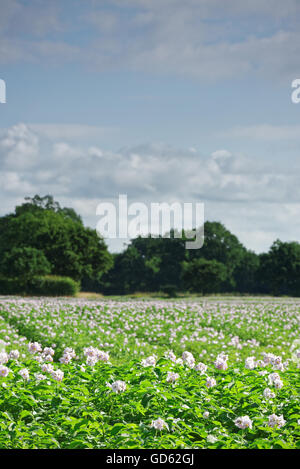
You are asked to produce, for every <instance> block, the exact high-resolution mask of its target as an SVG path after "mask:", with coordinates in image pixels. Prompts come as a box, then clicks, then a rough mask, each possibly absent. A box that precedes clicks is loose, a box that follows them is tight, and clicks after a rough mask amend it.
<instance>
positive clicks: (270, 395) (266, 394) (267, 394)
mask: <svg viewBox="0 0 300 469" xmlns="http://www.w3.org/2000/svg"><path fill="white" fill-rule="evenodd" d="M264 397H265V398H266V399H274V397H275V393H274V392H273V391H271V389H270V388H266V389H265V390H264Z"/></svg>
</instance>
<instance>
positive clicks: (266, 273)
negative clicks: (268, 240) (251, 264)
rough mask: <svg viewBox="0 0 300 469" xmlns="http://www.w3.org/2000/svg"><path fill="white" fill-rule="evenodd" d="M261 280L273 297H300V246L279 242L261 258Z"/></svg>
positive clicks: (264, 287)
mask: <svg viewBox="0 0 300 469" xmlns="http://www.w3.org/2000/svg"><path fill="white" fill-rule="evenodd" d="M259 280H260V284H261V286H262V290H263V291H268V292H270V293H271V294H273V295H292V296H300V244H299V243H297V242H291V243H283V242H282V241H280V240H277V241H275V242H274V243H273V245H272V246H271V248H270V250H269V252H268V253H267V254H262V255H261V256H260V269H259Z"/></svg>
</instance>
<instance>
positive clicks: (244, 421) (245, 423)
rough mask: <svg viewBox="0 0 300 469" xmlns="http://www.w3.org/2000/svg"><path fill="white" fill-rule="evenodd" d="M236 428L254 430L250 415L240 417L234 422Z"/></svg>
mask: <svg viewBox="0 0 300 469" xmlns="http://www.w3.org/2000/svg"><path fill="white" fill-rule="evenodd" d="M234 423H235V425H236V427H238V428H241V429H242V430H245V428H252V420H251V419H250V417H248V415H244V416H243V417H238V418H237V419H235V420H234Z"/></svg>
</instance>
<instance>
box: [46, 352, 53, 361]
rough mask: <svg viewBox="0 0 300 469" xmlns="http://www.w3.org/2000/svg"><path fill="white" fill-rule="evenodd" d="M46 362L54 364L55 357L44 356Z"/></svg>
mask: <svg viewBox="0 0 300 469" xmlns="http://www.w3.org/2000/svg"><path fill="white" fill-rule="evenodd" d="M44 360H45V362H53V357H52V355H50V354H49V355H44Z"/></svg>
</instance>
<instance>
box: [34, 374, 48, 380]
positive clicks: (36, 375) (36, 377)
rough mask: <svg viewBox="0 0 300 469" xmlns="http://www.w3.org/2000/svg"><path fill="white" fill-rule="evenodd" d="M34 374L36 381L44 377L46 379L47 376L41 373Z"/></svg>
mask: <svg viewBox="0 0 300 469" xmlns="http://www.w3.org/2000/svg"><path fill="white" fill-rule="evenodd" d="M34 376H35V379H36V380H37V381H43V380H44V379H47V376H45V375H43V374H42V373H35V375H34Z"/></svg>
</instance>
